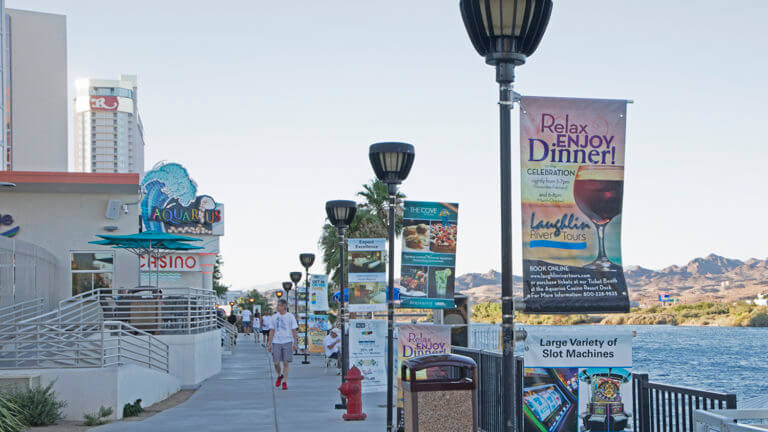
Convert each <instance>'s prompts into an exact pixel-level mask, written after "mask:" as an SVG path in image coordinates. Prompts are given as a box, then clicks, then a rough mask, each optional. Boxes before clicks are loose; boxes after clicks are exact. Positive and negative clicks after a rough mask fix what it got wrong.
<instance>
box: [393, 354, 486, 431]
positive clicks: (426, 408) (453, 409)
mask: <svg viewBox="0 0 768 432" xmlns="http://www.w3.org/2000/svg"><path fill="white" fill-rule="evenodd" d="M401 376H402V388H403V411H404V414H403V415H404V419H405V432H449V431H461V432H476V431H477V364H476V363H475V361H474V360H472V359H471V358H469V357H465V356H460V355H455V354H433V355H427V356H423V357H416V358H412V359H410V360H406V361H404V362H403V365H402V368H401Z"/></svg>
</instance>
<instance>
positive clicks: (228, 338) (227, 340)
mask: <svg viewBox="0 0 768 432" xmlns="http://www.w3.org/2000/svg"><path fill="white" fill-rule="evenodd" d="M216 324H217V325H218V327H219V328H221V329H224V334H225V337H224V348H225V349H226V351H230V352H232V351H234V349H235V346H236V345H235V341H236V340H237V327H235V326H234V325H232V324H230V323H229V321H227V320H225V319H224V318H222V317H220V316H218V315H217V316H216Z"/></svg>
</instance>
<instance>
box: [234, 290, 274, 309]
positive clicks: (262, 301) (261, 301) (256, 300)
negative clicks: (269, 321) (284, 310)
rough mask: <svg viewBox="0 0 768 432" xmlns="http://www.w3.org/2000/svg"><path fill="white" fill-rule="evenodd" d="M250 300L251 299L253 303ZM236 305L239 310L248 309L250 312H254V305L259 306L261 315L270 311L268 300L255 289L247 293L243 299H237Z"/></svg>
mask: <svg viewBox="0 0 768 432" xmlns="http://www.w3.org/2000/svg"><path fill="white" fill-rule="evenodd" d="M250 299H253V303H251V301H250ZM237 305H238V306H240V309H248V310H250V311H251V312H254V305H261V312H262V313H264V312H267V311H271V310H272V309H271V308H270V307H269V300H267V298H266V297H265V296H264V295H263V294H261V293H260V292H258V291H256V290H255V289H253V290H250V291H248V293H247V294H246V296H245V297H238V298H237Z"/></svg>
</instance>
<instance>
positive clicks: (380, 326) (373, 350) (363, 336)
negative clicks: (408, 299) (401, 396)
mask: <svg viewBox="0 0 768 432" xmlns="http://www.w3.org/2000/svg"><path fill="white" fill-rule="evenodd" d="M386 363H387V322H386V321H385V320H357V319H353V320H350V321H349V365H350V367H352V366H356V367H357V368H358V369H360V372H361V373H362V374H363V377H365V379H364V380H363V382H362V386H363V393H373V392H380V391H386V390H387V364H386Z"/></svg>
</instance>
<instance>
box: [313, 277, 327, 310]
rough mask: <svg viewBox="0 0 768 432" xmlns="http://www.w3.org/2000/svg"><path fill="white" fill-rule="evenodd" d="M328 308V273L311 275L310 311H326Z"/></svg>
mask: <svg viewBox="0 0 768 432" xmlns="http://www.w3.org/2000/svg"><path fill="white" fill-rule="evenodd" d="M327 310H328V275H320V274H317V275H314V274H313V275H310V276H309V311H310V312H325V311H327Z"/></svg>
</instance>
